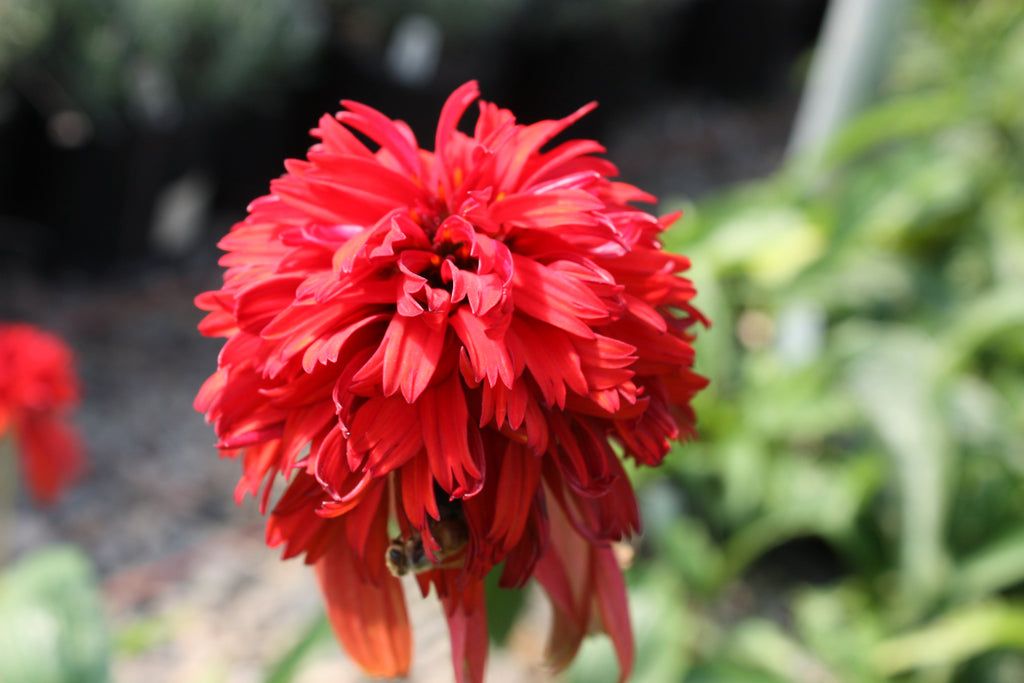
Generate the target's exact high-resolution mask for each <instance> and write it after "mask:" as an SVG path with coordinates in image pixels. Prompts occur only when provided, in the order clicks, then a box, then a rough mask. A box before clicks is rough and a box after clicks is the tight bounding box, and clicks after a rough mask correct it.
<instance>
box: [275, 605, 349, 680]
mask: <svg viewBox="0 0 1024 683" xmlns="http://www.w3.org/2000/svg"><path fill="white" fill-rule="evenodd" d="M332 637H333V634H332V633H331V624H330V622H328V621H327V615H326V614H322V613H321V614H319V615H317V617H316V618H315V619H313V620H312V621H311V622H310V623H309V626H307V627H306V630H305V631H303V632H302V634H301V635H300V636H299V639H298V640H297V641H296V642H295V644H294V645H293V646H292V647H291V648H290V649H289V650H288V651H287V652H286V653H285V654H284V656H283V657H281V658H280V659H279V660H278V661H277V662H276V663H275V664H274V665H273V667H272V668H271V669H270V671H269V672H268V673H267V676H266V678H265V679H264V683H289V682H290V681H292V680H294V678H295V676H296V674H298V672H299V671H300V670H301V668H302V664H303V662H305V661H306V658H307V657H309V655H310V654H311V653H312V652H313V651H314V650H316V648H317V647H318V646H319V645H321V644H323V643H327V642H331V640H332Z"/></svg>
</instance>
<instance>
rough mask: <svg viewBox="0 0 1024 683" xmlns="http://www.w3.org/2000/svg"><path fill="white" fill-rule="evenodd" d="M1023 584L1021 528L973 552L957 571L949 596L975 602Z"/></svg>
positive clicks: (1023, 539)
mask: <svg viewBox="0 0 1024 683" xmlns="http://www.w3.org/2000/svg"><path fill="white" fill-rule="evenodd" d="M1021 582H1024V529H1020V530H1019V531H1017V532H1015V533H1013V534H1010V535H1008V536H1006V537H1004V538H1001V539H999V540H997V541H995V542H993V543H990V544H989V545H987V546H985V547H984V548H982V549H981V550H979V551H977V552H976V553H974V554H973V555H971V556H970V557H968V558H967V559H966V560H964V561H963V563H962V564H961V565H960V567H959V568H958V570H957V572H956V574H955V576H954V577H953V579H952V582H951V586H950V593H951V594H952V595H953V596H955V598H956V599H958V600H961V601H969V600H975V599H978V598H983V597H987V596H989V595H991V594H992V593H994V592H996V591H999V590H1002V589H1004V588H1008V587H1009V586H1012V585H1014V584H1017V583H1021Z"/></svg>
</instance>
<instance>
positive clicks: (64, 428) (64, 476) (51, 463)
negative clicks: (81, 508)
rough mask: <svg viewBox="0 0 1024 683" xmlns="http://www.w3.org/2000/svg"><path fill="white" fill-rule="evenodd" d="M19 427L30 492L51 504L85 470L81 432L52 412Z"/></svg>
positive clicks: (20, 423) (21, 449)
mask: <svg viewBox="0 0 1024 683" xmlns="http://www.w3.org/2000/svg"><path fill="white" fill-rule="evenodd" d="M15 429H16V430H17V436H18V440H19V441H20V447H21V448H20V451H21V465H22V468H23V470H24V472H25V479H26V481H27V482H28V488H29V491H30V492H31V493H32V497H33V498H35V499H36V500H37V501H38V502H39V503H42V504H44V505H47V504H51V503H53V502H54V501H56V500H57V498H58V496H60V494H61V493H62V492H63V491H64V490H65V489H66V488H67V487H68V486H69V485H70V484H71V482H73V481H74V480H75V479H77V478H78V477H79V475H81V473H82V470H84V469H85V455H84V453H83V452H82V444H81V442H80V441H79V439H78V435H77V434H76V433H75V432H74V430H72V429H71V427H69V426H68V425H67V424H65V423H64V422H62V421H61V420H60V419H59V418H57V417H55V416H54V417H51V416H49V415H46V416H32V417H29V418H28V419H26V420H23V421H21V422H16V423H15ZM2 436H3V435H2V434H0V438H2Z"/></svg>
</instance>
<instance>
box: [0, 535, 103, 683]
mask: <svg viewBox="0 0 1024 683" xmlns="http://www.w3.org/2000/svg"><path fill="white" fill-rule="evenodd" d="M108 658H109V646H108V641H107V631H106V625H105V621H104V616H103V609H102V606H101V603H100V596H99V591H98V589H97V586H96V583H95V578H94V577H93V574H92V570H91V568H90V565H89V563H88V560H87V559H86V558H85V557H84V556H83V555H82V554H81V553H80V552H78V551H77V550H74V549H71V548H66V547H54V548H49V549H46V550H42V551H39V552H36V553H34V554H32V555H29V556H27V557H25V558H23V559H21V560H20V561H19V562H18V563H17V564H15V565H13V566H11V567H10V568H8V569H7V570H6V571H5V572H4V573H3V574H0V680H2V681H4V683H39V681H52V682H53V683H63V682H67V683H72V682H73V683H92V682H95V683H103V682H104V681H107V680H108V671H107V668H108Z"/></svg>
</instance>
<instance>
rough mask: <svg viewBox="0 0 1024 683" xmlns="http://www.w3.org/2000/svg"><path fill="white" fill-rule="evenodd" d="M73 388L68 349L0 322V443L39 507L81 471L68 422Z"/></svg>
mask: <svg viewBox="0 0 1024 683" xmlns="http://www.w3.org/2000/svg"><path fill="white" fill-rule="evenodd" d="M78 396H79V386H78V377H77V375H76V374H75V367H74V357H73V356H72V354H71V350H70V349H68V347H67V346H66V345H65V344H64V342H63V341H62V340H61V339H59V338H58V337H56V336H54V335H52V334H50V333H48V332H44V331H42V330H39V329H37V328H35V327H32V326H31V325H26V324H21V323H17V324H11V323H8V324H0V439H7V438H11V437H12V436H13V438H14V440H15V449H14V450H15V452H17V454H18V459H19V463H20V466H21V470H22V472H23V474H24V477H25V480H26V482H27V483H28V489H29V492H30V493H31V494H32V497H33V498H34V499H35V500H36V501H37V502H39V503H43V504H50V503H53V502H54V501H55V500H56V499H57V498H58V497H59V496H60V494H61V493H62V492H63V491H64V490H65V489H66V488H67V487H68V486H69V485H70V484H71V483H72V482H73V481H74V480H75V479H76V478H77V477H78V476H79V475H80V474H81V473H82V470H83V469H84V466H85V456H84V454H83V451H82V444H81V442H80V441H79V438H78V434H77V433H76V432H75V430H74V429H73V427H72V426H71V425H70V424H69V423H68V413H69V411H70V410H71V409H72V408H73V407H74V406H75V405H77V403H78Z"/></svg>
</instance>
